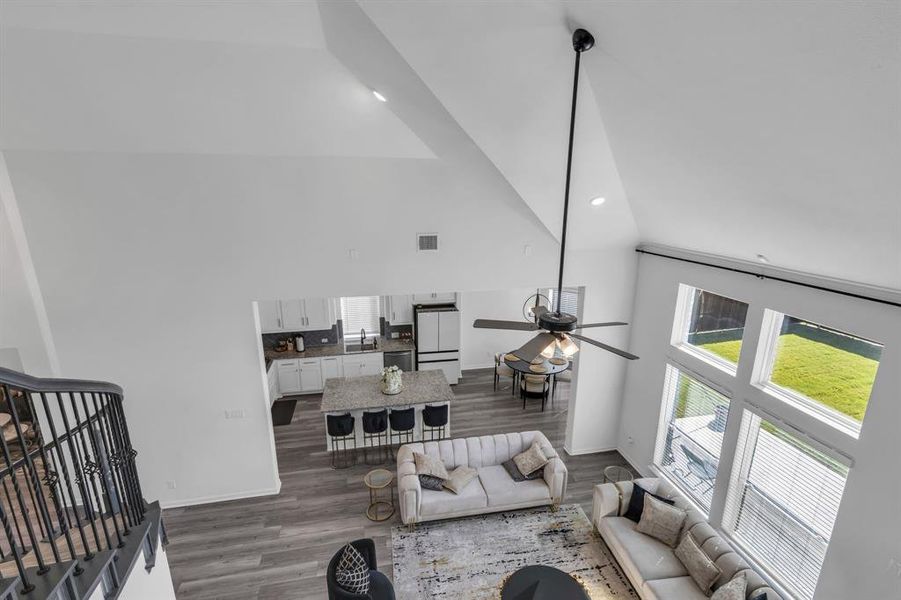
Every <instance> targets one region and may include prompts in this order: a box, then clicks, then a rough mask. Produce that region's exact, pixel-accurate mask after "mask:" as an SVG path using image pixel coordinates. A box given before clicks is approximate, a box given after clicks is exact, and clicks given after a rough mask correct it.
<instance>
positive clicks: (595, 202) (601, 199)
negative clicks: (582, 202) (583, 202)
mask: <svg viewBox="0 0 901 600" xmlns="http://www.w3.org/2000/svg"><path fill="white" fill-rule="evenodd" d="M605 200H607V199H606V198H604V197H603V196H598V197H597V198H592V199H591V202H590V204H591V205H592V206H600V205H601V204H603V203H604V201H605Z"/></svg>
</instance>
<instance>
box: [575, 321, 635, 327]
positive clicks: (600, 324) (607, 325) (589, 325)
mask: <svg viewBox="0 0 901 600" xmlns="http://www.w3.org/2000/svg"><path fill="white" fill-rule="evenodd" d="M617 325H628V323H623V322H622V321H610V322H609V323H585V324H584V325H577V326H576V329H587V328H588V327H615V326H617Z"/></svg>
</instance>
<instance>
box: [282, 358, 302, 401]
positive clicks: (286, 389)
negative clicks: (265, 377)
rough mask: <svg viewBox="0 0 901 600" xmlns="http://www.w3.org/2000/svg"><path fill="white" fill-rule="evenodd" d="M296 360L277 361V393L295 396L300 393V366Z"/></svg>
mask: <svg viewBox="0 0 901 600" xmlns="http://www.w3.org/2000/svg"><path fill="white" fill-rule="evenodd" d="M298 363H299V361H297V360H278V361H276V368H277V369H278V393H279V394H281V395H283V396H284V395H285V394H296V393H298V392H300V389H301V388H300V365H299V364H298Z"/></svg>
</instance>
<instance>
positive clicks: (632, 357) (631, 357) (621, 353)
mask: <svg viewBox="0 0 901 600" xmlns="http://www.w3.org/2000/svg"><path fill="white" fill-rule="evenodd" d="M567 335H568V336H570V337H574V338H576V339H577V340H582V341H583V342H588V343H589V344H591V345H592V346H597V347H598V348H601V349H602V350H606V351H607V352H613V353H614V354H618V355H619V356H622V357H623V358H628V359H629V360H638V357H637V356H635V355H634V354H630V353H628V352H626V351H625V350H620V349H619V348H614V347H613V346H608V345H607V344H604V343H602V342H599V341H597V340H593V339H591V338H587V337H585V336H583V335H579V334H578V333H568V334H567Z"/></svg>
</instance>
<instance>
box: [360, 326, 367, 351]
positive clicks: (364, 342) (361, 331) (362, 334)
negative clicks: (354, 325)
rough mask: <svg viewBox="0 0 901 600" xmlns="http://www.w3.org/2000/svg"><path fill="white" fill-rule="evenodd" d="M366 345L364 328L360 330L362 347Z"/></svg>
mask: <svg viewBox="0 0 901 600" xmlns="http://www.w3.org/2000/svg"><path fill="white" fill-rule="evenodd" d="M365 344H366V328H365V327H363V328H362V329H360V346H364V345H365Z"/></svg>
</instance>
